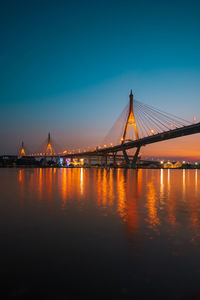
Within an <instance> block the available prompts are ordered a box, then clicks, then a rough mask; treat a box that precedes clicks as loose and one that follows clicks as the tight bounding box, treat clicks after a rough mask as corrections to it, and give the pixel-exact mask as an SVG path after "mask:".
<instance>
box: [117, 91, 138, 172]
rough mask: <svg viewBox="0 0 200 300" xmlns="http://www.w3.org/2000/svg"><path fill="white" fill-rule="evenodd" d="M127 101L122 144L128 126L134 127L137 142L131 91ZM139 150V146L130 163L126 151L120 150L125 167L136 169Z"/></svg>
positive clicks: (136, 136)
mask: <svg viewBox="0 0 200 300" xmlns="http://www.w3.org/2000/svg"><path fill="white" fill-rule="evenodd" d="M129 99H130V100H129V112H128V117H127V120H126V125H125V128H124V134H123V137H122V144H124V142H125V141H126V134H127V130H128V127H129V126H133V127H134V131H135V139H136V140H139V135H138V130H137V124H136V120H135V115H134V110H133V93H132V90H131V92H130V95H129ZM140 148H141V146H138V147H137V149H136V152H135V155H134V157H133V160H132V161H130V159H129V157H128V154H127V153H126V150H125V149H122V152H123V155H124V160H125V162H126V166H127V167H128V168H135V167H136V163H137V160H138V156H139V153H140Z"/></svg>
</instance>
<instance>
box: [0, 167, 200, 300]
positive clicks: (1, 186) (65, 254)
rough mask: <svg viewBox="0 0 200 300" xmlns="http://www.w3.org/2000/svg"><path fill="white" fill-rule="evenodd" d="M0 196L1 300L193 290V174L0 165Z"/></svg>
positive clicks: (196, 185) (198, 176) (199, 211)
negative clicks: (0, 167)
mask: <svg viewBox="0 0 200 300" xmlns="http://www.w3.org/2000/svg"><path fill="white" fill-rule="evenodd" d="M0 195H1V197H0V198H1V200H0V211H1V218H0V225H1V226H0V237H1V258H0V261H1V274H2V275H3V276H2V277H3V280H2V283H3V290H2V293H3V292H5V293H6V295H7V296H6V297H7V298H8V299H14V298H18V297H20V299H39V297H41V298H42V299H79V298H80V299H83V298H84V297H86V299H118V298H119V299H120V298H121V299H154V300H156V299H159V300H160V299H161V300H163V299H169V300H173V299H174V300H178V299H190V296H191V295H200V285H199V280H200V170H172V169H171V170H170V169H169V170H163V169H161V170H125V169H111V170H105V169H86V168H71V169H70V168H69V169H67V168H60V169H57V168H52V169H40V168H38V169H28V168H27V169H17V168H16V169H15V168H7V169H0ZM197 297H199V296H197ZM7 298H5V299H7ZM195 299H196V298H195ZM197 299H199V298H197Z"/></svg>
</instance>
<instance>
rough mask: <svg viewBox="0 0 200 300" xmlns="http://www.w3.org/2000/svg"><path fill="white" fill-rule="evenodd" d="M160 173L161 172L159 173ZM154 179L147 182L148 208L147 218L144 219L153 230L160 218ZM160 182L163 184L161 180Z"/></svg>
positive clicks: (156, 227) (156, 228) (158, 223)
mask: <svg viewBox="0 0 200 300" xmlns="http://www.w3.org/2000/svg"><path fill="white" fill-rule="evenodd" d="M161 174H162V173H161ZM154 184H155V181H154V180H153V179H151V181H149V182H148V183H147V188H148V189H147V195H146V196H147V204H146V207H147V208H148V218H147V219H146V221H147V222H148V224H149V228H152V229H154V230H156V231H157V230H158V225H160V219H159V217H158V208H157V204H158V203H157V202H158V198H157V194H156V190H155V187H154ZM161 184H163V181H161Z"/></svg>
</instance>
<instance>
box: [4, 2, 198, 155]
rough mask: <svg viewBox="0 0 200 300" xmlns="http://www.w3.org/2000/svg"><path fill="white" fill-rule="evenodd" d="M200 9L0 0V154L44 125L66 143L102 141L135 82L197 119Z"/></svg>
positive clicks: (167, 106)
mask: <svg viewBox="0 0 200 300" xmlns="http://www.w3.org/2000/svg"><path fill="white" fill-rule="evenodd" d="M199 15H200V4H199V2H198V1H193V0H192V1H184V0H183V1H59V0H57V1H50V0H49V1H31V0H29V1H20V0H18V1H17V0H16V1H4V2H1V9H0V24H1V26H0V35H1V46H0V82H1V88H0V102H1V103H0V104H1V110H0V140H1V143H0V153H6V152H8V153H15V152H16V149H17V147H18V146H19V144H20V142H21V140H22V139H23V140H24V142H25V144H26V145H27V147H28V148H29V149H33V148H35V149H38V148H39V146H40V145H41V144H42V143H43V141H44V139H45V138H46V137H47V133H48V131H51V133H52V135H53V137H54V139H55V140H56V142H57V143H58V144H59V145H61V146H63V147H64V148H75V147H79V145H80V146H85V145H87V144H94V145H95V144H99V143H100V142H101V141H102V139H103V138H104V136H105V135H106V133H107V132H108V131H109V128H110V127H111V126H112V124H113V123H114V121H115V120H116V119H117V117H118V116H119V114H120V113H121V111H122V110H123V108H124V106H125V105H126V104H127V101H128V95H129V92H130V89H131V88H132V89H133V91H134V94H135V97H136V98H137V99H138V100H140V101H142V102H145V103H147V104H150V105H153V106H156V107H159V108H161V109H163V110H165V111H168V112H171V113H174V114H176V115H179V116H181V117H184V118H186V119H189V120H192V118H193V116H194V115H196V116H197V117H198V120H200V18H199ZM189 140H190V145H191V147H194V145H196V142H197V140H200V138H199V135H195V136H194V137H192V139H191V138H186V142H187V141H189ZM191 141H192V142H193V144H194V145H193V144H192V142H191ZM161 145H162V143H161ZM168 145H170V143H169V144H168ZM199 146H200V143H199ZM188 149H189V148H188ZM199 149H200V147H199ZM189 150H191V151H192V148H191V149H189ZM160 151H161V152H162V149H161V150H160ZM177 151H179V150H177ZM198 153H199V156H200V152H198ZM198 153H197V155H198Z"/></svg>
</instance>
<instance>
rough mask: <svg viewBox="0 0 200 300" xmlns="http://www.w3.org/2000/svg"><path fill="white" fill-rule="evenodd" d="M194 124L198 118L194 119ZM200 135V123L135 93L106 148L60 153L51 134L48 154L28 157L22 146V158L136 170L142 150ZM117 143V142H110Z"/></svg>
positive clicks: (47, 148) (47, 142) (130, 98)
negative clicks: (98, 162) (81, 161)
mask: <svg viewBox="0 0 200 300" xmlns="http://www.w3.org/2000/svg"><path fill="white" fill-rule="evenodd" d="M194 121H196V120H195V118H194ZM196 133H200V122H199V123H194V122H188V121H186V120H184V119H183V118H180V117H177V116H174V115H173V114H169V113H166V112H164V111H161V110H159V109H156V108H154V107H151V106H149V105H146V104H144V103H142V102H139V101H137V100H135V99H134V97H133V93H132V90H131V92H130V95H129V103H128V104H127V106H126V107H125V109H124V110H123V112H122V114H121V115H120V116H119V118H118V119H117V121H116V122H115V124H114V125H113V127H112V128H111V129H110V131H109V133H108V134H107V136H106V138H105V140H104V141H105V144H104V146H103V147H102V146H96V147H95V148H94V149H92V150H87V151H86V150H84V151H81V150H80V149H79V150H78V151H75V152H73V153H72V151H64V152H62V153H56V152H55V150H54V147H53V143H52V140H51V136H50V133H49V134H48V139H47V141H46V143H45V150H44V152H40V153H31V154H26V151H25V148H24V143H23V142H22V145H21V148H20V151H19V157H20V158H21V157H35V158H38V157H44V158H48V157H51V158H52V157H54V158H62V159H63V161H64V163H65V162H66V159H71V160H73V159H75V158H76V159H83V158H84V159H87V160H88V162H90V160H91V159H92V158H96V159H98V160H99V158H100V159H101V162H104V164H105V165H107V161H108V159H112V160H113V164H114V165H115V164H116V161H117V160H122V159H123V160H124V162H125V165H126V167H128V168H135V167H136V164H137V161H138V157H139V154H140V150H141V148H142V147H144V146H146V145H149V144H153V143H157V142H161V141H166V140H170V139H174V138H178V137H183V136H187V135H192V134H196ZM111 140H112V141H113V140H115V142H110V141H111ZM130 149H135V154H134V155H129V153H128V150H130Z"/></svg>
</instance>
